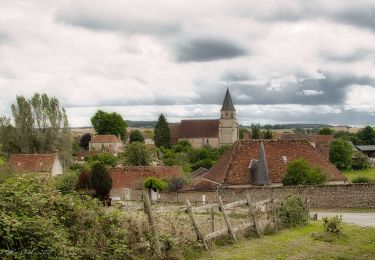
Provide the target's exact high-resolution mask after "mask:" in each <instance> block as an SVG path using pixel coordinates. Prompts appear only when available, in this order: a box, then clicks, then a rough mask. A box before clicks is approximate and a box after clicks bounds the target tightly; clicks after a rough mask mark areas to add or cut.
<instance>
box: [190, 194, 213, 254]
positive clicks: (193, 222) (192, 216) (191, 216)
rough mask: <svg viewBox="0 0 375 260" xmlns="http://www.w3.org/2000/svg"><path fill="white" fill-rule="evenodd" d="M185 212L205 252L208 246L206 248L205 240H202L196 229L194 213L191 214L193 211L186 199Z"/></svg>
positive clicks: (199, 232)
mask: <svg viewBox="0 0 375 260" xmlns="http://www.w3.org/2000/svg"><path fill="white" fill-rule="evenodd" d="M186 210H187V213H188V214H189V217H190V220H191V223H192V224H193V228H194V231H195V233H196V234H197V239H198V241H201V242H202V243H203V246H204V248H205V249H206V250H208V246H207V243H206V240H205V239H204V237H203V235H202V233H201V231H200V230H199V228H198V224H197V222H196V221H195V217H194V213H193V210H192V208H191V204H190V201H189V200H188V199H186Z"/></svg>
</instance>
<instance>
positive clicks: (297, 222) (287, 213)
mask: <svg viewBox="0 0 375 260" xmlns="http://www.w3.org/2000/svg"><path fill="white" fill-rule="evenodd" d="M277 216H278V219H279V224H280V225H281V226H282V227H284V228H291V227H297V226H304V225H306V224H307V223H308V221H309V209H308V207H307V205H306V203H305V201H304V200H303V198H302V197H300V196H297V195H293V196H289V197H288V198H286V200H285V201H283V204H282V205H281V207H280V208H279V209H278V211H277Z"/></svg>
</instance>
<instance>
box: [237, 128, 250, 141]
mask: <svg viewBox="0 0 375 260" xmlns="http://www.w3.org/2000/svg"><path fill="white" fill-rule="evenodd" d="M248 133H250V131H249V129H247V128H240V130H239V134H240V139H243V138H244V137H245V135H246V134H248Z"/></svg>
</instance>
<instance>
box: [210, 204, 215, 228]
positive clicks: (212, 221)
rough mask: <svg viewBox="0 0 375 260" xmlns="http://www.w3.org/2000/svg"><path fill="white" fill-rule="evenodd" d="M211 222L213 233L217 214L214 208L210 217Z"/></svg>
mask: <svg viewBox="0 0 375 260" xmlns="http://www.w3.org/2000/svg"><path fill="white" fill-rule="evenodd" d="M210 216H211V217H210V220H211V232H215V212H214V207H211V215H210Z"/></svg>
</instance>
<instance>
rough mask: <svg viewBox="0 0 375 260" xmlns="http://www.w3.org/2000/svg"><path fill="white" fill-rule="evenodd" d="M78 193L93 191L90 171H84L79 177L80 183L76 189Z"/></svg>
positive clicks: (78, 182)
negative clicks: (80, 191)
mask: <svg viewBox="0 0 375 260" xmlns="http://www.w3.org/2000/svg"><path fill="white" fill-rule="evenodd" d="M75 189H76V191H79V190H86V191H89V190H91V189H92V185H91V174H90V172H89V171H82V172H81V174H80V175H79V177H78V181H77V183H76V187H75Z"/></svg>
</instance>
